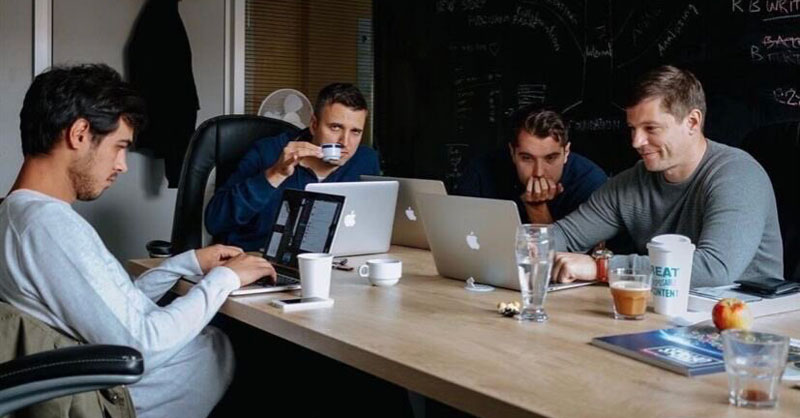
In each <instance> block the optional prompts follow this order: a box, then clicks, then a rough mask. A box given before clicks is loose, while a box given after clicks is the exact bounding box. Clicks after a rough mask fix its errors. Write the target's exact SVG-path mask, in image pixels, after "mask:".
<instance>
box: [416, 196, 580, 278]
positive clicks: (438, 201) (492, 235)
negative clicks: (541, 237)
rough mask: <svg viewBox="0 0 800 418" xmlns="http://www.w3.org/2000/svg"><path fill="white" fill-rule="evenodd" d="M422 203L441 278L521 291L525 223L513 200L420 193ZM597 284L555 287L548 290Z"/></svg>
mask: <svg viewBox="0 0 800 418" xmlns="http://www.w3.org/2000/svg"><path fill="white" fill-rule="evenodd" d="M417 203H418V204H419V209H420V213H421V214H422V219H423V221H424V222H423V223H424V225H425V232H426V234H427V236H428V241H429V242H430V244H431V252H432V253H433V260H434V262H435V264H436V270H437V271H438V272H439V274H440V275H442V276H444V277H450V278H454V279H460V280H466V279H468V278H470V277H472V278H474V279H475V281H476V282H478V283H486V284H490V285H492V286H498V287H504V288H507V289H515V290H519V276H518V273H517V261H516V255H515V248H514V247H515V239H516V238H515V237H516V231H517V227H518V226H519V225H520V220H519V212H517V205H516V204H515V203H514V202H512V201H510V200H495V199H482V198H476V197H463V196H441V195H435V194H419V195H417ZM593 283H594V282H573V283H552V284H551V285H550V286H549V287H548V291H556V290H562V289H568V288H572V287H580V286H586V285H589V284H593Z"/></svg>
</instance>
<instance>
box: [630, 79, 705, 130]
mask: <svg viewBox="0 0 800 418" xmlns="http://www.w3.org/2000/svg"><path fill="white" fill-rule="evenodd" d="M655 98H661V108H662V109H664V111H666V112H667V113H669V114H670V115H672V116H674V117H675V119H677V120H678V121H681V120H683V119H684V118H685V117H686V116H687V115H688V114H689V112H691V111H692V110H693V109H697V110H699V111H700V112H701V113H702V114H703V120H702V122H701V125H700V126H701V127H702V123H704V122H705V116H706V94H705V93H704V92H703V85H702V84H700V81H699V80H698V79H697V77H695V76H694V74H692V73H691V72H690V71H688V70H684V69H680V68H677V67H673V66H671V65H663V66H661V67H658V68H655V69H653V70H650V71H648V72H646V73H644V74H643V75H642V76H641V77H639V79H638V80H636V82H635V83H634V84H633V86H632V88H631V90H630V92H629V94H628V99H627V101H626V103H625V107H626V108H630V107H633V106H636V105H637V104H639V103H641V102H643V101H645V100H648V99H655Z"/></svg>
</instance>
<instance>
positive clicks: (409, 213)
mask: <svg viewBox="0 0 800 418" xmlns="http://www.w3.org/2000/svg"><path fill="white" fill-rule="evenodd" d="M406 218H408V220H409V221H412V222H416V220H417V215H416V214H415V213H414V209H412V208H411V206H409V207H408V209H406Z"/></svg>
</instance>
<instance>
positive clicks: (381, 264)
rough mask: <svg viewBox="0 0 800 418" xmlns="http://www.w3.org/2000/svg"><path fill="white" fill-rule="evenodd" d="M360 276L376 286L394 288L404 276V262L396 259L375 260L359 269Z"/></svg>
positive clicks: (369, 261)
mask: <svg viewBox="0 0 800 418" xmlns="http://www.w3.org/2000/svg"><path fill="white" fill-rule="evenodd" d="M358 275H359V276H361V277H367V278H369V281H370V283H372V284H373V285H374V286H394V285H395V284H396V283H397V281H398V280H400V277H401V276H402V275H403V262H402V261H400V260H398V259H396V258H373V259H371V260H367V263H366V264H362V265H361V266H360V267H359V268H358Z"/></svg>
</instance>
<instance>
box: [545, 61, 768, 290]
mask: <svg viewBox="0 0 800 418" xmlns="http://www.w3.org/2000/svg"><path fill="white" fill-rule="evenodd" d="M626 113H627V119H628V125H629V127H630V130H631V145H632V146H633V148H634V149H635V150H636V151H637V152H638V153H639V155H641V157H642V160H641V161H639V162H638V163H636V165H635V166H633V167H631V168H630V169H628V170H626V171H624V172H622V173H620V174H619V175H617V176H616V177H614V178H612V179H611V180H609V181H608V182H607V183H606V184H605V185H603V186H602V187H601V188H600V189H598V190H597V191H595V192H594V194H593V195H592V197H591V198H590V199H589V200H588V201H587V202H585V203H584V204H582V205H581V206H579V207H578V209H577V210H576V211H574V212H572V213H571V214H569V215H567V216H566V217H565V218H563V219H561V220H559V221H558V222H556V223H555V226H554V230H555V236H556V241H557V246H558V249H559V250H560V251H565V250H566V251H572V252H574V253H566V252H564V253H558V254H557V256H556V263H555V266H554V268H553V280H554V281H558V282H570V281H573V280H576V279H577V280H592V279H594V278H595V277H597V265H598V264H599V263H595V260H593V259H592V257H591V256H589V255H585V254H583V253H585V252H586V251H587V250H588V249H590V248H591V247H592V246H593V245H595V244H597V243H598V242H600V241H603V240H608V239H610V238H612V237H614V236H615V235H617V233H619V232H622V231H627V232H628V233H629V235H630V236H631V237H632V239H633V242H634V245H635V247H636V250H637V252H638V253H639V254H647V248H646V244H647V242H648V241H649V240H650V239H651V238H652V237H654V236H656V235H660V234H667V233H674V234H682V235H685V236H687V237H689V238H690V239H691V240H692V242H693V243H694V244H695V245H696V246H697V248H696V250H695V253H694V259H693V262H692V282H691V286H692V287H699V286H719V285H725V284H731V283H733V281H734V280H737V279H740V278H741V279H748V278H763V277H776V278H780V277H782V272H783V256H782V254H783V252H782V243H781V235H780V230H779V228H778V214H777V209H776V206H775V195H774V193H773V191H772V185H771V184H770V181H769V178H768V177H767V174H766V172H765V171H764V169H763V168H762V167H761V166H760V165H759V164H758V163H757V162H756V161H755V160H754V159H753V158H752V157H750V155H749V154H747V153H745V152H744V151H741V150H739V149H736V148H732V147H729V146H727V145H724V144H721V143H718V142H714V141H711V140H709V139H707V138H706V137H705V136H704V135H703V122H704V121H705V115H706V103H705V94H704V93H703V87H702V85H701V84H700V82H699V81H698V80H697V78H695V76H694V75H693V74H692V73H690V72H689V71H686V70H682V69H678V68H675V67H672V66H663V67H659V68H656V69H655V70H652V71H650V72H648V73H646V74H645V75H643V76H642V77H641V78H640V79H639V80H638V82H637V83H636V84H635V85H634V87H633V89H632V92H631V95H630V99H629V100H628V103H627V106H626ZM637 258H642V260H637ZM641 262H645V263H646V262H647V256H646V255H637V254H630V255H615V256H614V257H612V259H611V262H610V263H609V268H616V267H628V266H631V265H634V263H636V264H635V265H640V264H639V263H641Z"/></svg>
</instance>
